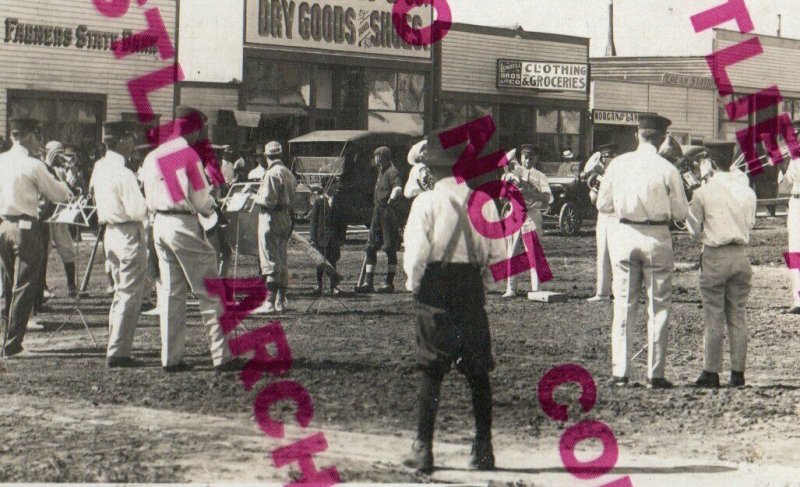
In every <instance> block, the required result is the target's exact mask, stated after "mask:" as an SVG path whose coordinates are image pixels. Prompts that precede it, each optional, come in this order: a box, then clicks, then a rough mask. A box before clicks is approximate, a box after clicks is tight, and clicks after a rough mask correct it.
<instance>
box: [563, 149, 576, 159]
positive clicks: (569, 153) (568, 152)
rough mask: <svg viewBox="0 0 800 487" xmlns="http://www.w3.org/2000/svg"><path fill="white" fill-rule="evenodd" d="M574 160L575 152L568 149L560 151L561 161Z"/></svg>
mask: <svg viewBox="0 0 800 487" xmlns="http://www.w3.org/2000/svg"><path fill="white" fill-rule="evenodd" d="M574 160H575V154H573V153H572V151H571V150H570V149H567V150H565V151H564V152H562V153H561V162H572V161H574Z"/></svg>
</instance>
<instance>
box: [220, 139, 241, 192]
mask: <svg viewBox="0 0 800 487" xmlns="http://www.w3.org/2000/svg"><path fill="white" fill-rule="evenodd" d="M231 159H233V149H231V146H229V145H223V146H222V159H221V160H220V172H222V176H223V177H224V178H225V184H227V185H228V186H230V185H231V184H234V183H236V182H238V181H237V180H236V169H235V168H234V165H233V162H231Z"/></svg>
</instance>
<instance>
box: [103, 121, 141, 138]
mask: <svg viewBox="0 0 800 487" xmlns="http://www.w3.org/2000/svg"><path fill="white" fill-rule="evenodd" d="M138 128H139V126H138V125H137V124H136V123H135V122H106V123H104V124H103V136H104V137H115V138H122V137H127V136H129V135H135V134H136V131H137V130H138Z"/></svg>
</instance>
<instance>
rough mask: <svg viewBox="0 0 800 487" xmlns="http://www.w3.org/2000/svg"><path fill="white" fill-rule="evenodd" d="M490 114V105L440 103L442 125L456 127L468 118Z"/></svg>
mask: <svg viewBox="0 0 800 487" xmlns="http://www.w3.org/2000/svg"><path fill="white" fill-rule="evenodd" d="M491 114H492V106H491V105H482V104H480V103H471V102H462V101H456V100H454V101H446V102H444V103H443V104H442V126H444V127H456V126H458V125H464V124H465V123H467V122H469V121H470V120H475V119H476V118H480V117H483V116H485V115H491Z"/></svg>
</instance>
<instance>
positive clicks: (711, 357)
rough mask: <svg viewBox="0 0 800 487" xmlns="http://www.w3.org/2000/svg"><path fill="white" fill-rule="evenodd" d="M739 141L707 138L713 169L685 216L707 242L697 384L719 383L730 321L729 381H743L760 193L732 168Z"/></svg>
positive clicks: (702, 263) (713, 385) (692, 231)
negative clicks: (750, 252) (751, 254)
mask: <svg viewBox="0 0 800 487" xmlns="http://www.w3.org/2000/svg"><path fill="white" fill-rule="evenodd" d="M735 147H736V142H717V143H711V142H708V143H706V144H705V149H706V154H707V156H706V157H707V158H708V159H710V160H711V161H712V164H713V165H714V169H715V172H714V175H713V176H711V178H710V179H709V181H708V182H707V183H706V184H704V185H703V186H701V187H700V188H698V189H697V190H696V191H695V192H694V196H693V197H692V203H691V204H690V206H689V217H688V218H687V219H686V223H687V227H688V230H689V234H690V235H691V236H692V238H693V239H694V240H699V241H700V242H702V244H703V252H702V253H701V254H700V294H701V295H702V297H703V315H704V316H705V334H704V339H703V344H704V349H705V358H704V360H703V372H702V373H701V374H700V377H699V378H698V379H697V381H695V385H697V386H699V387H709V388H717V387H719V373H720V372H721V371H722V335H723V331H724V330H725V325H726V324H727V329H728V341H729V342H730V352H731V375H730V380H729V382H728V385H730V386H732V387H741V386H743V385H744V383H745V381H744V368H745V360H746V356H747V319H746V307H747V297H748V296H749V295H750V287H751V285H750V280H751V278H752V276H753V271H752V269H751V268H750V259H749V257H748V256H747V245H748V243H749V242H750V231H751V230H752V229H753V225H755V222H756V194H755V192H754V191H753V190H752V189H750V188H747V187H742V184H741V182H740V181H737V176H736V175H734V174H731V173H730V167H731V163H732V162H733V152H734V149H735Z"/></svg>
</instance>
